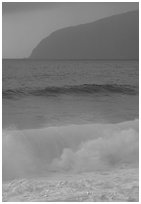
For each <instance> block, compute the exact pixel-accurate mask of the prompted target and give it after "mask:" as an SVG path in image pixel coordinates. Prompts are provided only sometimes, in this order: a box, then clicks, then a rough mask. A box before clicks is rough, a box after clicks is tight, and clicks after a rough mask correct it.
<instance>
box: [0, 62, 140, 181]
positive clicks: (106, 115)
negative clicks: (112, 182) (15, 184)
mask: <svg viewBox="0 0 141 204" xmlns="http://www.w3.org/2000/svg"><path fill="white" fill-rule="evenodd" d="M138 98H139V96H138V62H137V61H85V62H84V61H82V62H81V61H74V62H73V61H59V62H57V61H56V62H55V61H54V62H53V61H28V60H4V61H3V140H2V142H3V145H2V151H3V160H2V163H3V166H2V167H3V182H4V183H5V182H7V181H10V180H12V179H21V178H26V179H28V178H31V177H32V178H40V177H42V176H46V177H47V176H50V174H51V175H54V174H55V173H63V174H69V173H72V174H79V173H80V172H82V173H83V172H101V171H102V172H104V171H105V170H108V171H111V170H112V169H117V168H128V169H130V168H132V167H135V168H136V167H138V160H139V146H138V140H139V131H138Z"/></svg>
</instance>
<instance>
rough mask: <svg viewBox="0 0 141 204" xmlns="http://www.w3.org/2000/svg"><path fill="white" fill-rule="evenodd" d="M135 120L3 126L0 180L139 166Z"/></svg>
mask: <svg viewBox="0 0 141 204" xmlns="http://www.w3.org/2000/svg"><path fill="white" fill-rule="evenodd" d="M138 160H139V134H138V120H134V121H127V122H123V123H119V124H88V125H69V126H61V127H48V128H42V129H32V130H8V129H7V130H6V129H5V130H3V180H4V181H6V180H9V179H15V178H22V177H28V176H34V175H37V176H39V175H40V176H41V175H44V174H48V173H49V172H54V171H55V172H58V171H59V172H60V171H61V172H64V171H65V172H68V171H69V172H70V171H71V172H87V171H97V170H98V171H99V170H105V169H106V170H107V169H111V168H117V167H119V166H121V165H128V166H138V163H139V162H138Z"/></svg>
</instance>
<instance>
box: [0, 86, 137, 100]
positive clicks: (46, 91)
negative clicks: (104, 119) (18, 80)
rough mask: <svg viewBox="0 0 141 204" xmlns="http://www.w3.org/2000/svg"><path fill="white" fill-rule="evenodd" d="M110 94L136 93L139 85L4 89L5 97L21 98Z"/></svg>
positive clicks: (3, 94)
mask: <svg viewBox="0 0 141 204" xmlns="http://www.w3.org/2000/svg"><path fill="white" fill-rule="evenodd" d="M99 93H100V94H110V93H120V94H127V95H136V94H137V93H138V87H136V86H131V85H118V84H103V85H98V84H82V85H73V86H63V87H55V86H50V87H46V88H36V89H34V88H26V87H25V88H19V89H7V90H3V91H2V96H3V99H13V98H20V97H23V96H28V95H31V96H57V95H59V94H99Z"/></svg>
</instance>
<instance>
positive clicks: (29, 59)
mask: <svg viewBox="0 0 141 204" xmlns="http://www.w3.org/2000/svg"><path fill="white" fill-rule="evenodd" d="M2 60H28V61H139V59H45V58H43V59H31V58H2Z"/></svg>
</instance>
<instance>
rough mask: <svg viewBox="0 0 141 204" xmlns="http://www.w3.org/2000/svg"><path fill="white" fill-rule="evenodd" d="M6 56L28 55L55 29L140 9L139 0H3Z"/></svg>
mask: <svg viewBox="0 0 141 204" xmlns="http://www.w3.org/2000/svg"><path fill="white" fill-rule="evenodd" d="M2 9H3V10H2V14H3V17H2V34H3V36H2V41H3V58H24V57H28V56H29V55H30V54H31V52H32V49H33V48H34V47H36V45H37V44H38V43H39V42H40V41H41V40H42V39H43V38H45V37H46V36H48V35H49V34H50V33H52V32H53V31H55V30H57V29H60V28H63V27H68V26H72V25H78V24H83V23H87V22H93V21H95V20H98V19H100V18H103V17H107V16H111V15H114V14H118V13H123V12H127V11H130V10H137V9H138V3H135V2H134V3H129V2H127V3H123V2H121V3H120V2H118V3H114V2H112V3H102V2H101V3H97V2H92V3H88V2H87V3H84V2H83V3H81V2H80V3H72V2H71V3H59V2H57V3H53V2H20V3H19V2H5V3H2Z"/></svg>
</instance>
